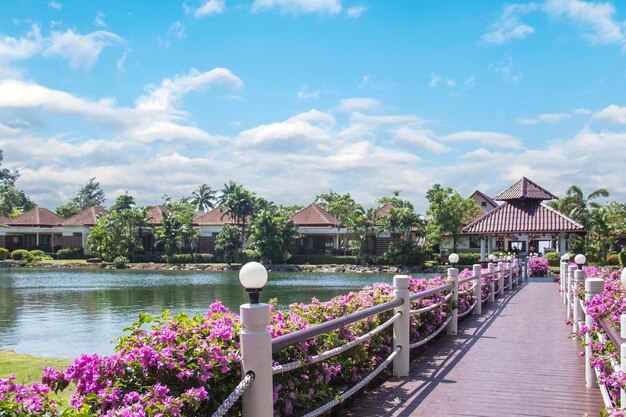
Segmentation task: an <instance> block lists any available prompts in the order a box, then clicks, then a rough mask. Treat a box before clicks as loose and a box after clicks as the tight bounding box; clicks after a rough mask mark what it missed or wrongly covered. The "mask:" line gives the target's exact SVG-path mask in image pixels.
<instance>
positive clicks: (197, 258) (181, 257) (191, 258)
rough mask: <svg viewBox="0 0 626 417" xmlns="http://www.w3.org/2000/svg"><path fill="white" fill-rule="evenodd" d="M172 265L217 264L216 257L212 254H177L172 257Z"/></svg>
mask: <svg viewBox="0 0 626 417" xmlns="http://www.w3.org/2000/svg"><path fill="white" fill-rule="evenodd" d="M169 261H170V263H172V264H193V263H205V264H208V263H211V262H215V255H213V254H212V253H193V254H192V253H177V254H174V255H172V256H171V257H170V260H169Z"/></svg>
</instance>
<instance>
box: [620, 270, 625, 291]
mask: <svg viewBox="0 0 626 417" xmlns="http://www.w3.org/2000/svg"><path fill="white" fill-rule="evenodd" d="M620 281H621V282H622V287H624V288H626V268H624V269H622V279H621V280H620Z"/></svg>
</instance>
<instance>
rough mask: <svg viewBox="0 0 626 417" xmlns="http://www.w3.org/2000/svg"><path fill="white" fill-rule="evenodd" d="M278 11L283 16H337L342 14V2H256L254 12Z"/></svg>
mask: <svg viewBox="0 0 626 417" xmlns="http://www.w3.org/2000/svg"><path fill="white" fill-rule="evenodd" d="M271 9H278V10H279V12H280V13H283V14H293V15H299V14H305V13H318V14H326V15H336V14H338V13H340V12H341V10H342V6H341V0H254V3H253V4H252V11H253V12H257V11H264V10H271Z"/></svg>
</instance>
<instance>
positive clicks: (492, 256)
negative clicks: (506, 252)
mask: <svg viewBox="0 0 626 417" xmlns="http://www.w3.org/2000/svg"><path fill="white" fill-rule="evenodd" d="M489 260H490V261H491V262H493V261H495V260H496V255H494V254H493V253H490V254H489Z"/></svg>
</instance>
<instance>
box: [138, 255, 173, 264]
mask: <svg viewBox="0 0 626 417" xmlns="http://www.w3.org/2000/svg"><path fill="white" fill-rule="evenodd" d="M133 262H142V263H149V262H155V263H160V262H165V260H164V259H163V255H161V254H157V253H142V254H139V255H133Z"/></svg>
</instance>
